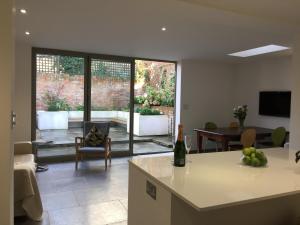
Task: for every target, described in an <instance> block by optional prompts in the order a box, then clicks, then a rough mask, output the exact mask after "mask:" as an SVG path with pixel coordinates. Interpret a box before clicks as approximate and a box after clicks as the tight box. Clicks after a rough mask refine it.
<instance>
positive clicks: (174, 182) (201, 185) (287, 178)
mask: <svg viewBox="0 0 300 225" xmlns="http://www.w3.org/2000/svg"><path fill="white" fill-rule="evenodd" d="M263 152H264V153H265V154H266V156H267V158H268V165H267V167H262V168H255V167H249V166H245V165H243V164H241V162H240V158H241V156H242V153H241V151H231V152H217V153H204V154H192V155H188V158H187V161H191V162H187V163H186V166H185V167H174V166H173V165H172V160H173V154H168V155H166V156H162V155H160V156H153V155H152V156H151V157H149V156H137V157H134V158H133V159H132V160H130V163H132V164H133V165H135V166H137V167H138V168H139V169H141V170H142V171H143V172H145V173H146V174H147V175H149V176H150V177H151V178H152V179H154V180H156V181H157V182H159V183H161V184H162V185H163V186H164V187H165V188H166V189H168V190H170V191H171V192H172V193H173V194H175V195H176V196H178V197H179V198H181V199H183V200H184V201H186V202H187V203H188V204H190V205H192V206H193V207H194V208H196V209H197V210H209V209H214V208H221V207H226V206H230V205H238V204H243V203H246V202H250V201H259V200H262V199H268V198H274V197H278V196H284V195H290V194H295V193H300V163H299V165H297V164H296V163H295V161H294V152H293V151H292V150H286V149H282V148H272V149H263Z"/></svg>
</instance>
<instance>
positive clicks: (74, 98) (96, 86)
mask: <svg viewBox="0 0 300 225" xmlns="http://www.w3.org/2000/svg"><path fill="white" fill-rule="evenodd" d="M36 82H37V90H36V93H37V96H36V103H37V110H46V109H47V107H46V105H45V104H44V101H43V96H44V95H45V94H46V93H47V92H48V91H49V92H51V93H55V94H57V96H59V97H60V98H63V99H65V100H66V102H67V103H68V104H69V105H70V106H71V107H72V108H73V109H75V108H76V106H78V105H83V102H84V76H82V75H74V76H69V75H67V74H46V73H39V74H38V75H37V81H36ZM129 85H130V81H129V80H128V81H124V80H119V79H110V78H98V77H93V78H92V97H91V103H92V106H94V107H101V108H112V109H113V108H125V107H127V105H128V103H129V95H130V87H129Z"/></svg>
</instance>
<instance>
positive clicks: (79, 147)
mask: <svg viewBox="0 0 300 225" xmlns="http://www.w3.org/2000/svg"><path fill="white" fill-rule="evenodd" d="M94 126H95V127H96V128H97V129H98V130H99V131H100V132H101V133H102V134H103V135H104V136H105V138H104V142H103V143H102V144H101V145H99V146H97V147H91V146H88V145H87V143H86V142H85V137H86V136H87V135H88V133H89V132H90V130H91V129H92V128H93V127H94ZM109 128H110V124H109V123H108V122H84V124H83V137H75V149H76V163H75V169H76V170H77V169H78V161H79V160H81V161H82V160H83V157H84V156H87V155H99V156H104V159H105V170H107V160H109V164H110V165H111V138H110V137H109V136H108V135H109Z"/></svg>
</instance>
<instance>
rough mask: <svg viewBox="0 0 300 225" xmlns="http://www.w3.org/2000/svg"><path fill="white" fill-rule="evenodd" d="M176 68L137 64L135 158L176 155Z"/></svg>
mask: <svg viewBox="0 0 300 225" xmlns="http://www.w3.org/2000/svg"><path fill="white" fill-rule="evenodd" d="M175 73H176V64H175V63H172V62H160V61H150V60H135V81H134V126H133V127H134V128H133V135H134V136H133V139H134V144H133V154H147V153H157V152H168V151H172V139H173V138H174V118H175V117H174V103H175V79H176V74H175Z"/></svg>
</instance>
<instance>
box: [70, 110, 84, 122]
mask: <svg viewBox="0 0 300 225" xmlns="http://www.w3.org/2000/svg"><path fill="white" fill-rule="evenodd" d="M69 120H70V121H83V111H69Z"/></svg>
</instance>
